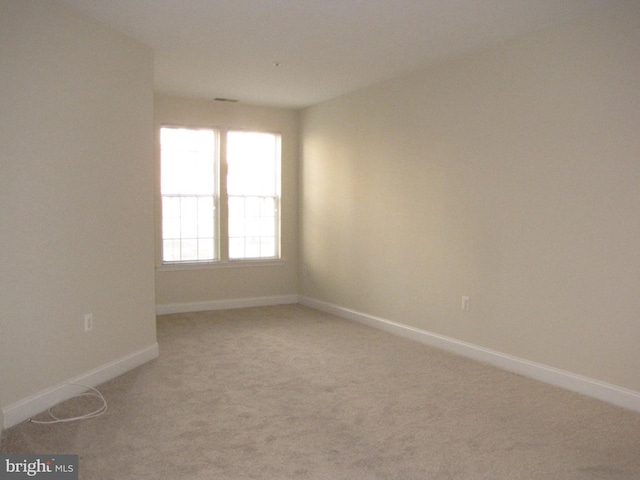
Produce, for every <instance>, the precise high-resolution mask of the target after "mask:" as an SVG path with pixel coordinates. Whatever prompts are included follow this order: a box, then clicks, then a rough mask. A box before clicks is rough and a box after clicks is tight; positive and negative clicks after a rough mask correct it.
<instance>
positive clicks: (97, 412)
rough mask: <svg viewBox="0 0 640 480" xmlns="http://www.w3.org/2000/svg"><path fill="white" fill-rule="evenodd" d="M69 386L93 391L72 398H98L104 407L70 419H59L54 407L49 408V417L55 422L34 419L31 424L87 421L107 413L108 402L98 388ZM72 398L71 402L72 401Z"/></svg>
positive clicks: (75, 384)
mask: <svg viewBox="0 0 640 480" xmlns="http://www.w3.org/2000/svg"><path fill="white" fill-rule="evenodd" d="M69 385H74V386H77V387H83V388H87V389H89V390H92V391H91V392H83V393H80V394H78V395H75V396H74V397H71V398H79V397H96V398H99V399H100V400H102V406H101V407H100V408H98V409H97V410H95V411H93V412H90V413H87V414H85V415H79V416H77V417H68V418H60V417H57V416H56V415H55V414H54V413H53V412H52V411H51V410H52V409H53V407H51V408H49V410H48V413H49V416H51V418H52V419H53V420H34V419H33V418H30V419H29V421H30V422H31V423H37V424H39V425H51V424H54V423H65V422H75V421H76V420H86V419H89V418H95V417H99V416H100V415H103V414H104V413H105V412H106V411H107V400H106V399H105V398H104V396H103V395H102V393H100V391H99V390H98V389H97V388H94V387H91V386H89V385H82V384H80V383H70V384H69ZM71 398H70V399H69V400H71Z"/></svg>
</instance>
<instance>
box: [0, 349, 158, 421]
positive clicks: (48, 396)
mask: <svg viewBox="0 0 640 480" xmlns="http://www.w3.org/2000/svg"><path fill="white" fill-rule="evenodd" d="M159 353H160V350H159V347H158V344H157V343H154V344H153V345H150V346H149V347H147V348H143V349H141V350H138V351H137V352H134V353H132V354H130V355H127V356H125V357H122V358H120V359H118V360H115V361H113V362H110V363H107V364H106V365H103V366H101V367H98V368H95V369H93V370H90V371H88V372H86V373H84V374H82V375H79V376H77V377H75V378H71V379H69V380H68V381H66V382H63V383H61V384H59V385H56V386H54V387H51V388H48V389H46V390H43V391H41V392H38V393H36V394H35V395H32V396H30V397H27V398H25V399H23V400H20V401H18V402H15V403H12V404H11V405H8V406H7V407H5V408H4V409H2V414H3V415H2V416H3V417H4V428H5V429H7V428H11V427H13V426H14V425H17V424H19V423H20V422H23V421H25V420H27V419H29V418H31V417H33V416H34V415H37V414H39V413H41V412H44V411H46V410H47V409H49V408H51V407H52V406H53V405H56V404H58V403H60V402H63V401H65V400H68V399H69V398H71V397H73V396H75V395H77V394H78V387H77V386H74V385H70V384H72V383H80V384H84V385H89V386H91V387H95V386H96V385H100V384H101V383H104V382H106V381H108V380H111V379H113V378H116V377H118V376H120V375H122V374H123V373H126V372H128V371H129V370H133V369H134V368H136V367H139V366H140V365H142V364H144V363H147V362H149V361H151V360H153V359H155V358H157V357H158V355H159Z"/></svg>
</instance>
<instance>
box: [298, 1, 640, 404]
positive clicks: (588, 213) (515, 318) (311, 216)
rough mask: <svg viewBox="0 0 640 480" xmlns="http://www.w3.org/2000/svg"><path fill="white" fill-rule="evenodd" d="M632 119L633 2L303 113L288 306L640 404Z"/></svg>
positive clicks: (637, 77) (635, 63)
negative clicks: (502, 359) (582, 381)
mask: <svg viewBox="0 0 640 480" xmlns="http://www.w3.org/2000/svg"><path fill="white" fill-rule="evenodd" d="M639 112H640V4H638V3H637V2H629V7H628V8H627V9H619V10H614V9H611V10H607V11H605V12H601V13H598V14H595V15H592V16H590V17H588V18H585V19H583V20H581V21H580V22H576V23H573V24H571V25H568V26H565V27H562V28H557V29H554V30H551V31H546V32H541V33H539V34H536V35H534V36H531V37H528V38H525V39H521V40H519V41H514V42H510V43H508V44H505V45H502V46H500V47H497V48H492V49H488V50H484V51H479V52H475V53H473V54H470V55H467V56H463V57H459V58H456V59H453V60H451V61H448V62H445V63H441V64H439V65H436V66H434V67H432V68H429V69H426V70H423V71H420V72H416V73H414V74H412V75H408V76H404V77H402V78H397V79H394V80H391V81H388V82H386V83H383V84H380V85H376V86H373V87H370V88H367V89H364V90H361V91H358V92H355V93H353V94H350V95H346V96H344V97H341V98H338V99H335V100H332V101H328V102H325V103H322V104H320V105H317V106H314V107H311V108H309V109H307V110H305V111H304V113H303V123H302V134H301V138H302V140H301V142H302V163H301V193H300V195H301V206H300V208H301V209H302V210H301V211H302V212H303V213H302V217H301V240H300V245H301V259H300V265H301V267H303V266H304V267H306V271H307V275H306V276H305V277H303V278H302V283H301V286H300V291H301V294H302V295H304V296H306V297H309V298H312V299H315V300H319V301H322V302H327V303H328V304H332V305H337V306H340V307H343V308H348V309H352V310H355V311H358V312H363V313H366V314H369V315H375V316H378V317H381V318H384V319H388V320H392V321H395V322H399V323H402V324H406V325H410V326H413V327H417V328H419V329H423V330H426V331H429V332H434V333H438V334H441V335H446V336H448V337H452V338H455V339H459V340H462V341H465V342H469V343H471V344H473V345H478V346H481V347H484V348H489V349H492V350H494V351H498V352H504V353H507V354H511V355H514V356H516V357H519V358H523V359H528V360H530V361H534V362H539V363H541V364H544V365H549V366H552V367H555V368H558V369H562V370H565V371H569V372H574V373H576V374H580V375H584V376H586V377H589V378H592V379H596V380H599V381H603V382H608V383H611V384H613V385H617V386H621V387H624V388H627V389H631V390H633V391H636V392H637V391H640V375H638V365H640V348H638V347H639V345H640V321H639V319H640V295H639V294H638V292H640V275H639V274H638V272H640V248H639V247H640V221H639V218H640V161H639V160H640V134H639V132H640V113H639ZM462 295H468V296H470V299H471V303H470V310H469V311H467V312H463V311H461V305H460V303H461V296H462Z"/></svg>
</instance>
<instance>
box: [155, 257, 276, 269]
mask: <svg viewBox="0 0 640 480" xmlns="http://www.w3.org/2000/svg"><path fill="white" fill-rule="evenodd" d="M286 263H287V262H286V261H285V260H284V259H282V258H278V259H274V260H261V259H259V260H224V261H223V260H221V261H219V262H211V263H163V264H161V265H156V271H157V272H172V271H179V270H218V269H225V268H246V267H279V266H282V265H285V264H286Z"/></svg>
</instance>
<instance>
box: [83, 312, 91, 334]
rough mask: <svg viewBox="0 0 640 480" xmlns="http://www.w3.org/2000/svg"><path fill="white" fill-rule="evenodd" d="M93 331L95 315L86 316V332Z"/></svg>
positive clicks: (88, 314)
mask: <svg viewBox="0 0 640 480" xmlns="http://www.w3.org/2000/svg"><path fill="white" fill-rule="evenodd" d="M91 330H93V313H87V314H86V315H85V316H84V331H85V332H90V331H91Z"/></svg>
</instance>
